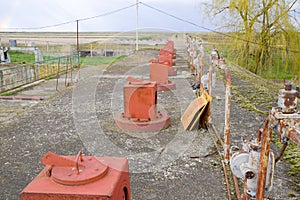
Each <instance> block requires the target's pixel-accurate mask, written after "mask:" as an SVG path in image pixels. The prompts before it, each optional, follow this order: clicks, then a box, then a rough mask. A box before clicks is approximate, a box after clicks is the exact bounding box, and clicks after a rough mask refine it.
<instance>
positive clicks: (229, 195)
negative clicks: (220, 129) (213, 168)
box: [208, 129, 231, 200]
mask: <svg viewBox="0 0 300 200" xmlns="http://www.w3.org/2000/svg"><path fill="white" fill-rule="evenodd" d="M208 133H209V136H210V138H211V140H212V141H213V143H214V145H215V147H216V149H217V151H218V154H219V156H220V159H221V163H222V167H223V171H224V176H225V183H226V186H227V195H228V200H231V191H230V185H229V181H228V175H227V169H226V166H225V164H224V160H223V159H222V157H223V156H222V154H221V153H220V151H219V150H218V144H217V143H216V141H215V140H214V138H213V137H212V135H211V132H210V131H209V129H208Z"/></svg>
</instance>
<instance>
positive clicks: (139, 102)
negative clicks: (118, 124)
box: [124, 80, 157, 121]
mask: <svg viewBox="0 0 300 200" xmlns="http://www.w3.org/2000/svg"><path fill="white" fill-rule="evenodd" d="M156 104H157V85H156V83H155V82H150V81H137V80H135V81H134V82H132V81H129V82H128V83H127V84H126V85H125V87H124V116H125V117H126V118H131V119H138V120H140V121H143V120H151V119H154V118H155V117H156V115H157V107H156Z"/></svg>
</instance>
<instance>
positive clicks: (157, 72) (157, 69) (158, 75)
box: [150, 63, 176, 91]
mask: <svg viewBox="0 0 300 200" xmlns="http://www.w3.org/2000/svg"><path fill="white" fill-rule="evenodd" d="M168 75H169V67H168V66H167V65H164V64H159V63H151V64H150V81H155V82H157V85H158V91H169V90H174V89H176V84H175V83H174V82H172V81H169V78H168Z"/></svg>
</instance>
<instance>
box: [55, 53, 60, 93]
mask: <svg viewBox="0 0 300 200" xmlns="http://www.w3.org/2000/svg"><path fill="white" fill-rule="evenodd" d="M59 69H60V58H58V63H57V77H56V91H58V78H59Z"/></svg>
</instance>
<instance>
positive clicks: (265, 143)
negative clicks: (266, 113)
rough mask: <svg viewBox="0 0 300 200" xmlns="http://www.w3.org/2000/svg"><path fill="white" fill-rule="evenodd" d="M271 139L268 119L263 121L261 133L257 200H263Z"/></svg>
mask: <svg viewBox="0 0 300 200" xmlns="http://www.w3.org/2000/svg"><path fill="white" fill-rule="evenodd" d="M271 139H272V129H271V128H269V117H268V118H267V119H266V121H265V124H264V129H263V132H262V145H261V152H260V159H259V168H258V178H257V190H256V199H257V200H261V199H264V193H265V186H266V177H267V168H268V161H269V154H270V145H271Z"/></svg>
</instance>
